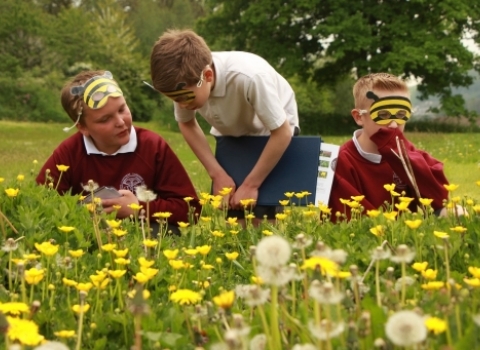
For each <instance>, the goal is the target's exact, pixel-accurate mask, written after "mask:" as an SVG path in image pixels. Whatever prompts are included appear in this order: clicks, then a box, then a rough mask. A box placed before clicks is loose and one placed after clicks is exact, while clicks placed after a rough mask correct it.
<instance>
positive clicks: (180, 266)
mask: <svg viewBox="0 0 480 350" xmlns="http://www.w3.org/2000/svg"><path fill="white" fill-rule="evenodd" d="M168 264H169V265H170V266H171V267H173V269H174V270H179V269H183V268H185V263H184V262H183V260H173V259H172V260H168Z"/></svg>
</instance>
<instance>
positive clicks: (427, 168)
mask: <svg viewBox="0 0 480 350" xmlns="http://www.w3.org/2000/svg"><path fill="white" fill-rule="evenodd" d="M397 136H398V138H399V140H403V142H404V143H405V148H406V150H407V153H408V157H409V159H410V163H411V165H412V169H413V173H414V176H415V180H416V182H417V185H418V189H419V191H420V194H421V196H422V197H423V198H429V199H433V203H432V207H433V208H434V209H435V210H436V209H439V208H442V207H443V201H444V200H445V199H447V198H448V191H447V190H446V189H445V187H444V185H446V184H448V180H447V178H446V177H445V174H444V172H443V164H442V163H441V162H440V161H438V160H436V159H435V158H433V157H432V156H430V155H429V154H428V153H427V152H424V151H421V150H418V149H416V148H415V147H414V146H413V145H412V144H411V143H410V142H409V141H408V140H407V139H406V138H405V135H404V134H403V133H402V132H401V131H400V130H399V129H388V128H382V129H380V130H379V131H378V132H377V133H375V134H374V135H372V137H371V139H372V141H373V142H375V143H376V144H377V146H378V150H379V152H380V154H381V155H382V158H383V159H385V160H386V161H387V162H388V163H389V164H390V167H391V168H392V169H393V171H395V173H396V174H397V175H398V176H399V177H400V178H401V179H402V181H403V182H404V183H407V184H409V185H410V186H411V184H410V181H409V179H408V176H407V174H406V172H405V169H404V168H403V165H402V163H401V161H400V159H398V157H397V156H396V155H395V154H394V153H393V152H392V151H391V150H392V149H393V150H394V151H395V152H396V153H397V154H398V150H397V143H396V137H397Z"/></svg>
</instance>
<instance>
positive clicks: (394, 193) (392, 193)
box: [390, 191, 401, 197]
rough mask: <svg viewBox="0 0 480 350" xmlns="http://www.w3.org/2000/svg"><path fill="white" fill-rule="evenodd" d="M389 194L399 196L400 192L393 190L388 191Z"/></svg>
mask: <svg viewBox="0 0 480 350" xmlns="http://www.w3.org/2000/svg"><path fill="white" fill-rule="evenodd" d="M390 195H391V196H392V197H400V196H401V194H400V193H398V192H395V191H390Z"/></svg>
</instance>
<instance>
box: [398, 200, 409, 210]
mask: <svg viewBox="0 0 480 350" xmlns="http://www.w3.org/2000/svg"><path fill="white" fill-rule="evenodd" d="M409 204H410V203H408V202H400V203H396V204H395V208H397V209H398V211H407V210H408V205H409Z"/></svg>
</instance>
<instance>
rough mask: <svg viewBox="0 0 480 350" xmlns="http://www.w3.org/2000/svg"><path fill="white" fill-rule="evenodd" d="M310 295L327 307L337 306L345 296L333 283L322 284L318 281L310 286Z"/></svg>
mask: <svg viewBox="0 0 480 350" xmlns="http://www.w3.org/2000/svg"><path fill="white" fill-rule="evenodd" d="M308 294H309V295H310V296H311V297H312V298H313V299H315V300H316V301H318V302H319V303H320V304H325V305H336V304H338V303H340V302H341V301H342V299H343V297H344V294H343V293H342V292H340V291H338V290H336V289H335V287H334V286H333V284H332V283H331V282H324V283H320V282H319V281H318V280H314V281H313V282H312V283H311V284H310V288H309V289H308Z"/></svg>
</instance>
